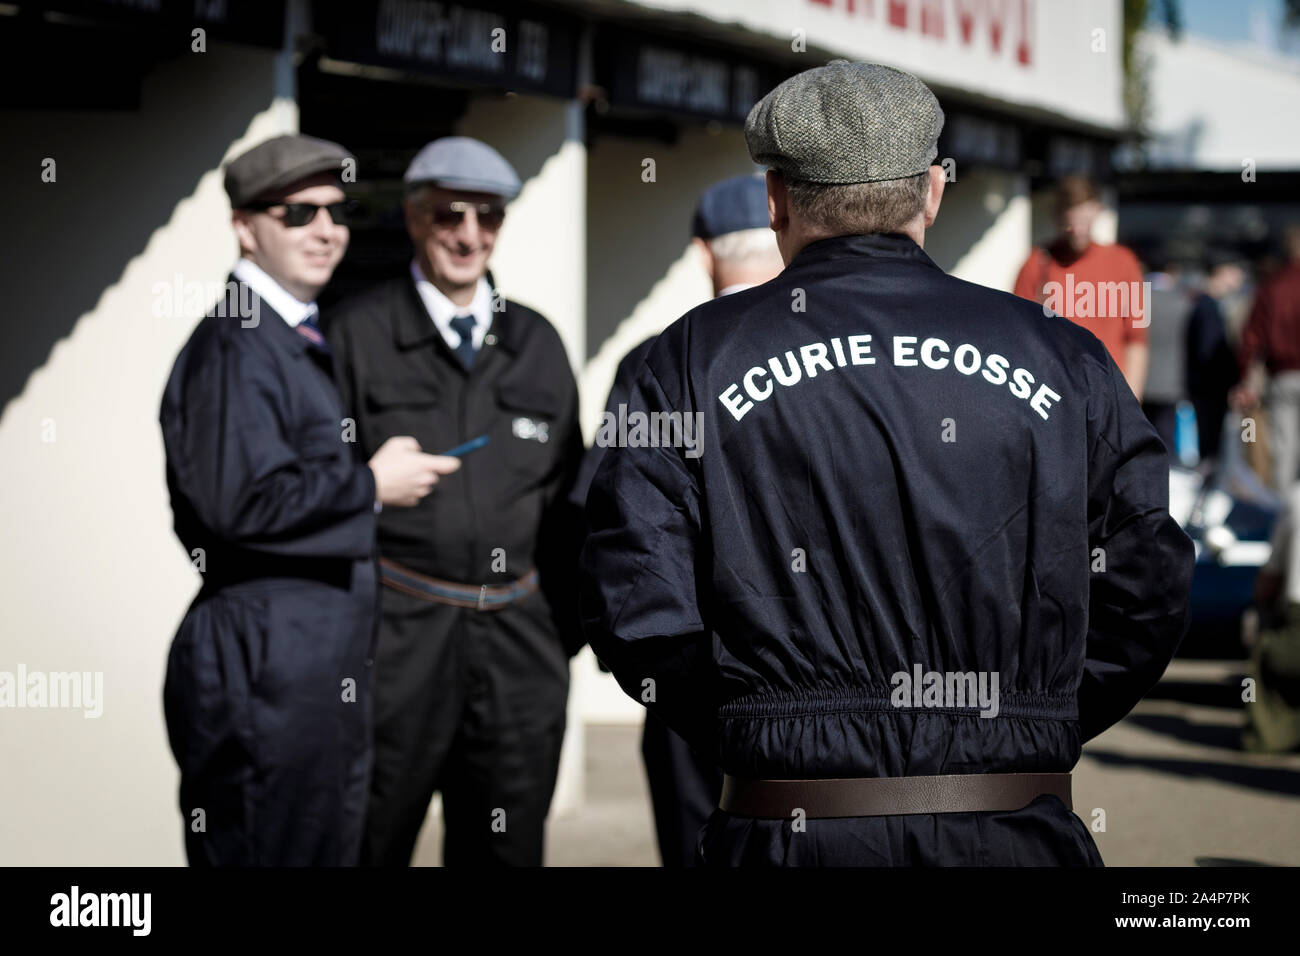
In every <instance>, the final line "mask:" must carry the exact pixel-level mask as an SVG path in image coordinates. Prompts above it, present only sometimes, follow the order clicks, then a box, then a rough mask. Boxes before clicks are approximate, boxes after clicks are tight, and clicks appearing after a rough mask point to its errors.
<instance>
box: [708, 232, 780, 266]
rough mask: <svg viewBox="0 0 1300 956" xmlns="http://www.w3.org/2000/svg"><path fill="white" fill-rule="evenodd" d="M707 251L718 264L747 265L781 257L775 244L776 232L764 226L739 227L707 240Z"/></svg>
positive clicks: (778, 259)
mask: <svg viewBox="0 0 1300 956" xmlns="http://www.w3.org/2000/svg"><path fill="white" fill-rule="evenodd" d="M708 242H709V251H710V252H712V253H713V258H714V259H715V260H717V262H718V263H719V264H724V265H736V266H741V265H747V264H749V263H750V262H753V261H755V260H759V261H761V260H763V259H767V258H769V257H770V258H774V259H776V260H777V261H778V262H779V261H780V259H781V250H780V249H779V248H778V247H777V244H776V234H775V233H774V232H772V230H771V229H768V228H767V227H766V226H760V227H759V228H757V229H741V230H740V231H739V232H728V233H726V234H724V235H721V236H716V237H714V238H713V239H710V240H709V241H708Z"/></svg>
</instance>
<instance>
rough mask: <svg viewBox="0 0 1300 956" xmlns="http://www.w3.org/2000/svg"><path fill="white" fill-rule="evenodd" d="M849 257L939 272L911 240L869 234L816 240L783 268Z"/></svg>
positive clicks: (898, 236) (923, 251) (887, 235)
mask: <svg viewBox="0 0 1300 956" xmlns="http://www.w3.org/2000/svg"><path fill="white" fill-rule="evenodd" d="M849 256H854V257H867V258H871V259H912V260H914V261H917V262H921V263H924V264H925V265H928V266H930V267H931V268H933V269H939V267H938V266H937V265H935V262H934V260H933V259H931V258H930V257H929V256H927V255H926V254H925V250H924V249H922V248H921V247H920V246H918V245H917V244H916V242H915V241H914V240H913V239H912V237H911V236H905V235H903V234H902V233H899V232H873V233H868V234H866V235H860V236H859V235H852V236H831V237H830V238H828V239H818V240H816V241H815V242H810V243H808V245H806V246H804V247H803V248H802V249H801V250H799V253H798V255H796V256H795V257H794V259H792V260H791V261H790V265H789V266H787V267H786V268H787V269H789V268H791V267H793V266H803V265H808V264H810V263H815V262H827V261H829V260H831V259H843V258H846V257H849ZM939 271H940V272H942V271H943V270H942V269H940V270H939Z"/></svg>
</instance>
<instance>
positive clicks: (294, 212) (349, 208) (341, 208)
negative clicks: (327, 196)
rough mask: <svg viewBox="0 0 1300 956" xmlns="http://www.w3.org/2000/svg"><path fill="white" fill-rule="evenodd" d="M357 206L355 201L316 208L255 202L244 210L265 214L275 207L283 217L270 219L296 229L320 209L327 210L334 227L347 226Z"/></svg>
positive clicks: (348, 200)
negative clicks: (280, 211) (282, 212)
mask: <svg viewBox="0 0 1300 956" xmlns="http://www.w3.org/2000/svg"><path fill="white" fill-rule="evenodd" d="M359 205H360V204H359V203H358V202H357V201H356V200H355V199H345V200H343V201H342V202H332V203H329V204H328V205H325V206H318V205H316V204H315V203H310V202H257V203H249V204H248V205H247V206H245V207H244V208H245V209H249V210H253V211H256V212H266V211H267V210H268V209H274V208H276V207H277V206H279V207H282V208H283V209H284V215H283V216H272V217H271V218H273V219H279V220H280V221H281V222H282V223H284V224H285V225H286V226H292V227H294V228H298V227H299V226H305V225H307V224H308V223H310V222H313V221H315V219H316V215H317V213H319V212H320V211H321V210H322V209H328V210H329V214H330V220H331V221H332V222H333V223H334V225H336V226H346V225H349V224H350V223H351V222H352V219H353V217H354V216H355V215H356V211H357V207H358V206H359Z"/></svg>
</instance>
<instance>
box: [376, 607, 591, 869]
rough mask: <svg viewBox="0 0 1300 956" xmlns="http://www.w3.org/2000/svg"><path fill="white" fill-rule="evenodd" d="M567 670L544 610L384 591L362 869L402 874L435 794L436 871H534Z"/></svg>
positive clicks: (560, 732) (555, 762)
mask: <svg viewBox="0 0 1300 956" xmlns="http://www.w3.org/2000/svg"><path fill="white" fill-rule="evenodd" d="M568 686H569V660H568V655H567V654H566V653H565V651H564V649H563V648H562V646H561V644H560V641H559V638H558V637H557V636H556V633H555V630H554V626H553V624H552V623H551V620H550V616H549V612H548V610H547V607H546V604H545V601H544V600H543V599H542V597H541V595H540V594H536V593H535V594H532V595H529V596H528V597H526V598H524V599H523V600H521V601H519V602H517V603H515V604H513V605H511V606H509V607H507V608H504V609H502V610H499V611H476V610H472V609H468V608H456V607H449V606H446V605H440V604H430V603H428V602H426V601H423V600H421V599H419V598H414V597H410V596H408V595H405V594H401V593H398V592H396V591H393V590H391V589H389V588H385V589H384V593H383V608H382V613H381V615H380V627H379V642H378V646H377V650H376V656H375V683H374V696H375V737H374V744H375V746H374V773H373V776H372V781H371V789H370V805H369V807H368V809H367V813H366V827H365V838H364V841H363V844H362V852H361V858H362V863H363V864H366V865H372V866H406V865H408V864H409V863H410V861H411V854H412V852H413V851H414V849H415V843H416V839H417V837H418V836H419V832H420V826H421V824H423V822H424V818H425V814H426V813H427V811H428V808H429V801H430V800H431V799H432V797H433V794H434V793H435V792H440V793H441V794H442V810H443V819H444V821H445V825H446V836H445V839H444V843H443V863H444V864H445V865H447V866H456V865H471V866H476V865H477V866H540V865H541V864H542V854H543V847H544V836H545V824H546V814H547V811H548V810H549V809H550V804H551V794H552V792H553V791H554V789H555V778H556V774H557V772H558V770H559V763H560V744H561V743H562V741H563V739H564V722H565V701H566V699H567V696H568Z"/></svg>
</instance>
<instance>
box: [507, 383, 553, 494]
mask: <svg viewBox="0 0 1300 956" xmlns="http://www.w3.org/2000/svg"><path fill="white" fill-rule="evenodd" d="M497 405H498V407H499V408H500V410H501V413H502V417H503V418H504V419H505V422H504V423H503V425H502V426H500V427H499V428H498V433H499V434H500V441H501V442H502V445H503V447H502V452H503V458H504V460H505V463H506V466H507V467H508V468H510V470H511V471H512V472H514V473H515V475H516V476H517V478H518V479H519V480H520V481H522V482H523V483H524V484H526V485H532V484H540V483H541V482H543V481H544V480H546V478H547V477H548V476H549V475H550V473H551V471H552V470H553V468H554V466H555V461H556V457H557V455H558V454H559V444H560V437H561V436H560V434H559V428H560V420H559V419H560V415H561V413H562V410H563V402H562V400H561V398H560V396H559V395H557V394H555V393H554V392H552V391H550V390H549V389H547V388H545V387H543V386H541V385H538V384H535V383H532V382H502V383H501V384H500V385H498V386H497ZM493 440H494V441H495V440H497V438H496V436H494V438H493Z"/></svg>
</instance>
